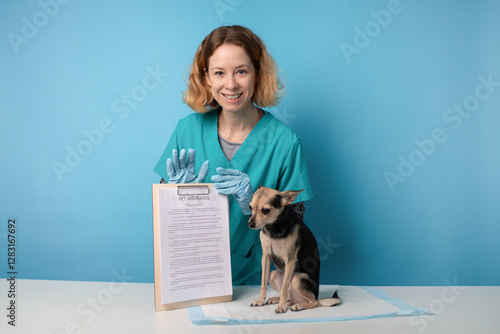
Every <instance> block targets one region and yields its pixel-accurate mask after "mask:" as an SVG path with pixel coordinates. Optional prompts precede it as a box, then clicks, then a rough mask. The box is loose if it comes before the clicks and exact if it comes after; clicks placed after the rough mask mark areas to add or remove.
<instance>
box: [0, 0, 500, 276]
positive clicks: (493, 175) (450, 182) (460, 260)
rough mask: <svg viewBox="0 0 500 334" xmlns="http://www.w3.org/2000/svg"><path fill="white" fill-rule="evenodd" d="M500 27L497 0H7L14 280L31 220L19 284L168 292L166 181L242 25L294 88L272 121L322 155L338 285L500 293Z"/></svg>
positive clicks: (320, 224)
mask: <svg viewBox="0 0 500 334" xmlns="http://www.w3.org/2000/svg"><path fill="white" fill-rule="evenodd" d="M389 15H390V16H389ZM498 17H500V4H499V3H498V1H486V0H485V1H478V2H469V1H465V0H463V1H451V0H448V1H432V0H418V1H415V0H414V1H410V0H401V1H400V2H397V1H385V0H384V1H347V0H344V1H329V2H326V1H317V0H311V1H289V2H286V4H285V2H283V1H267V0H266V1H245V0H231V1H230V0H220V1H201V0H200V1H153V0H151V1H140V2H139V1H126V2H119V1H109V2H103V1H62V0H60V2H56V1H55V0H41V1H2V2H1V4H0V36H1V37H2V38H1V39H0V53H1V59H2V61H1V62H0V83H1V86H0V87H1V88H0V108H1V116H0V140H1V146H0V156H1V161H2V166H1V173H0V192H1V193H0V221H1V222H2V223H1V224H2V225H3V227H1V228H0V242H1V243H2V246H1V249H2V251H1V254H2V255H1V256H0V268H2V270H1V272H0V275H3V276H4V277H5V275H6V272H7V271H8V270H7V265H6V263H7V254H6V240H7V239H6V233H7V221H8V219H9V218H15V219H16V222H17V262H18V263H17V270H18V272H19V275H18V277H19V278H26V279H54V280H84V281H87V280H88V281H107V280H109V279H110V278H111V277H113V276H112V275H113V274H112V271H113V270H116V271H119V272H122V271H125V272H126V273H127V275H129V277H130V279H131V280H133V281H135V282H153V233H152V206H151V184H153V183H157V182H158V181H159V178H158V176H157V175H155V174H154V173H153V171H152V168H153V167H154V165H155V164H156V161H157V159H158V158H159V156H160V154H161V153H162V151H163V149H164V147H165V146H166V144H167V141H168V139H169V137H170V134H171V133H172V130H173V128H174V126H175V125H176V123H177V121H178V120H179V119H180V118H182V117H184V116H185V115H187V114H189V113H190V112H191V111H190V110H189V108H188V107H187V106H186V105H184V104H183V103H182V101H181V92H182V91H183V90H184V89H185V76H186V73H187V72H188V68H189V65H190V62H191V60H192V57H193V55H194V52H195V50H196V48H197V47H198V45H199V43H200V42H201V40H202V39H203V38H204V37H205V36H206V35H207V34H208V33H209V32H210V31H211V30H212V29H214V28H216V27H218V26H220V25H225V24H241V25H245V26H248V27H250V28H251V29H252V30H253V31H254V32H256V33H257V34H258V35H259V36H260V37H261V38H262V39H263V40H264V41H265V42H266V44H267V46H268V48H269V50H270V52H271V54H272V55H273V57H274V58H275V60H276V61H277V63H278V65H279V66H280V73H281V76H282V78H283V79H284V81H285V83H286V86H287V95H286V97H285V98H284V99H283V101H282V103H281V104H280V105H279V106H277V107H275V108H272V109H269V110H270V111H271V112H273V113H274V114H275V115H276V116H277V117H278V118H279V119H281V120H282V121H283V122H285V123H286V124H288V125H289V126H290V127H291V128H292V129H293V130H294V131H296V132H297V133H298V134H299V136H300V137H301V139H302V142H303V145H304V149H305V153H306V156H307V159H308V166H309V173H310V177H311V182H312V186H313V191H314V194H315V197H314V198H313V199H312V200H311V201H309V202H307V203H306V204H307V211H306V223H307V224H308V225H309V226H310V227H311V229H312V230H313V232H314V233H315V235H316V236H317V238H318V242H319V245H320V254H321V258H322V261H323V262H322V273H321V283H323V284H363V285H443V284H445V283H446V282H453V283H455V284H461V285H498V284H500V265H499V260H500V242H499V239H500V238H499V237H500V149H499V148H500V131H499V125H500V62H499V61H498V60H499V59H500V21H499V20H498ZM155 71H156V73H157V76H156V79H154V78H155V77H153V76H151V75H150V74H149V73H150V72H155ZM148 75H149V76H148ZM144 80H146V81H144ZM488 81H489V82H490V84H487V85H485V84H484V82H488ZM145 85H146V86H147V87H148V89H146V88H145V87H146V86H145ZM152 86H154V88H152ZM127 95H128V98H129V104H128V105H127V104H126V102H123V101H124V100H123V101H122V99H126V98H127ZM460 105H465V106H463V107H462V115H460V114H459V113H457V112H456V111H458V110H459V109H458V108H460ZM465 107H467V108H468V110H471V111H470V112H469V111H467V109H465ZM454 110H455V111H454ZM100 126H101V129H99V127H100ZM96 129H99V130H96ZM436 129H437V130H436ZM103 130H104V131H106V132H103ZM436 131H437V132H436ZM85 133H87V134H89V133H90V134H93V137H92V136H91V138H93V142H94V143H91V141H90V140H89V139H88V138H87V137H86V135H85ZM99 133H101V135H99ZM433 133H434V137H433ZM436 133H437V134H436ZM431 140H432V141H431ZM72 150H74V151H75V152H78V150H80V153H82V154H80V159H78V158H76V157H74V156H72V158H71V157H69V158H68V156H69V155H71V154H70V153H68V152H71V151H72ZM67 159H69V160H68V161H69V163H68V161H66V160H67ZM58 164H60V165H58ZM69 164H71V166H70V165H69ZM62 165H65V166H66V169H65V170H64V171H63V172H61V170H59V172H57V171H56V170H55V169H54V166H59V167H60V166H62ZM403 181H404V182H403ZM132 277H133V278H132Z"/></svg>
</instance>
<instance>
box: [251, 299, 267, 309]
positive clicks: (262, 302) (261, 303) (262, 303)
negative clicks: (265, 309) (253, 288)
mask: <svg viewBox="0 0 500 334" xmlns="http://www.w3.org/2000/svg"><path fill="white" fill-rule="evenodd" d="M262 305H264V300H260V299H259V300H256V301H254V302H253V303H252V304H250V306H252V307H255V306H262Z"/></svg>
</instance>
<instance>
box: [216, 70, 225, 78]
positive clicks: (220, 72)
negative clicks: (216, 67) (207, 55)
mask: <svg viewBox="0 0 500 334" xmlns="http://www.w3.org/2000/svg"><path fill="white" fill-rule="evenodd" d="M222 74H223V73H222V71H217V72H215V73H214V75H215V76H218V77H219V76H221V75H222Z"/></svg>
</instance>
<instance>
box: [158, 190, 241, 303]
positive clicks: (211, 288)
mask: <svg viewBox="0 0 500 334" xmlns="http://www.w3.org/2000/svg"><path fill="white" fill-rule="evenodd" d="M153 240H154V293H155V310H156V312H158V311H166V310H172V309H177V308H185V307H191V306H198V305H205V304H212V303H222V302H227V301H231V300H232V294H233V289H232V280H231V253H230V241H229V200H228V196H227V195H221V194H218V193H217V191H216V189H215V188H214V186H213V184H212V183H197V184H164V183H162V184H153Z"/></svg>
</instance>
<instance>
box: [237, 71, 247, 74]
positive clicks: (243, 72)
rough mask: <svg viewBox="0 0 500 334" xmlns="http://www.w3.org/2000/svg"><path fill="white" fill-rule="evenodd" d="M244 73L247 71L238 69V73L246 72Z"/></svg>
mask: <svg viewBox="0 0 500 334" xmlns="http://www.w3.org/2000/svg"><path fill="white" fill-rule="evenodd" d="M246 73H247V71H245V70H238V74H246Z"/></svg>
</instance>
